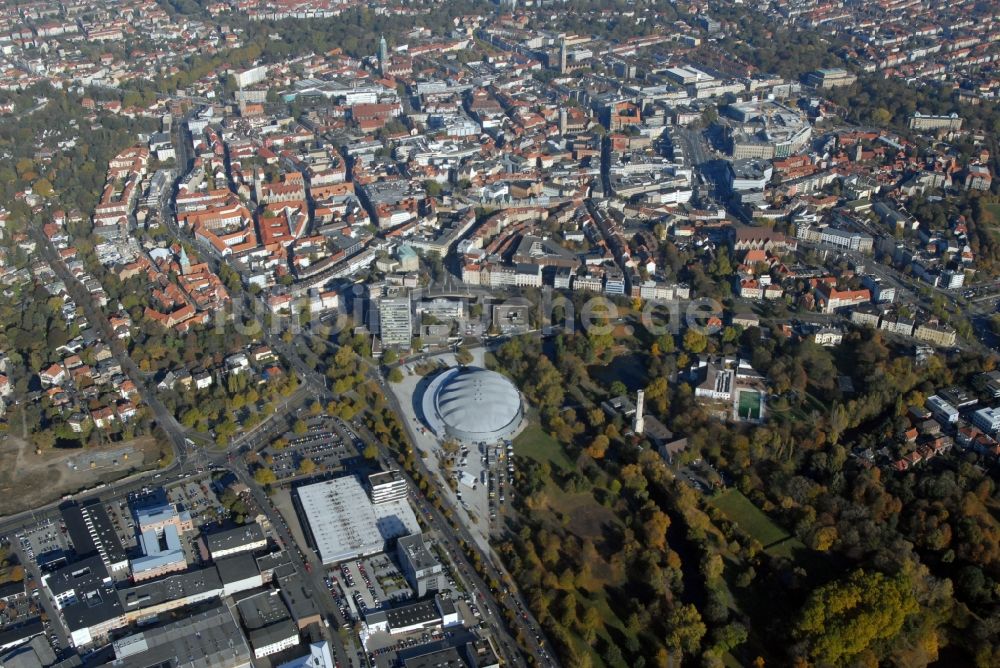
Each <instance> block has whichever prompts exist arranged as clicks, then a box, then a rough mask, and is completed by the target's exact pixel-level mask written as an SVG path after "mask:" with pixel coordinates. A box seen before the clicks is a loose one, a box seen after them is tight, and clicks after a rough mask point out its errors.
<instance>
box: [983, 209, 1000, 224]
mask: <svg viewBox="0 0 1000 668" xmlns="http://www.w3.org/2000/svg"><path fill="white" fill-rule="evenodd" d="M983 208H984V209H986V211H988V212H989V214H990V215H991V216H993V222H994V223H997V224H1000V204H984V205H983Z"/></svg>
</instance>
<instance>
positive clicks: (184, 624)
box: [111, 605, 250, 668]
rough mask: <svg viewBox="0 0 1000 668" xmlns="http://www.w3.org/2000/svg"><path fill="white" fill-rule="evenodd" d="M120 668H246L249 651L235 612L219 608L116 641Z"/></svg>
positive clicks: (115, 647)
mask: <svg viewBox="0 0 1000 668" xmlns="http://www.w3.org/2000/svg"><path fill="white" fill-rule="evenodd" d="M113 647H114V652H115V660H114V661H112V662H111V665H113V666H116V667H117V668H146V667H147V666H157V667H158V668H180V666H188V667H191V668H243V667H244V666H249V665H250V648H249V647H247V643H246V640H244V639H243V634H242V633H241V632H240V628H239V626H237V624H236V620H235V619H234V618H233V614H232V612H230V610H229V608H228V607H226V606H225V605H219V606H218V607H215V608H212V609H211V610H208V611H205V612H199V613H196V614H193V615H190V616H187V617H183V618H181V619H178V620H177V621H174V622H171V623H169V624H166V625H164V626H158V627H156V628H151V629H146V630H144V631H142V632H140V633H134V634H132V635H130V636H126V637H124V638H121V639H120V640H116V641H115V643H114V645H113Z"/></svg>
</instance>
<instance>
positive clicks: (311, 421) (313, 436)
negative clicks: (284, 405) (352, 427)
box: [263, 416, 358, 480]
mask: <svg viewBox="0 0 1000 668" xmlns="http://www.w3.org/2000/svg"><path fill="white" fill-rule="evenodd" d="M303 422H305V424H306V426H307V428H308V430H307V431H306V432H305V433H304V434H295V433H292V432H288V433H286V434H284V435H283V436H282V437H281V441H283V443H284V447H280V448H278V447H275V446H274V444H272V445H269V446H268V447H267V448H265V449H264V451H263V454H264V455H265V456H267V457H269V458H270V461H271V462H272V463H271V464H270V467H271V470H273V471H274V475H275V476H276V477H277V478H278V479H279V480H283V479H287V478H292V477H294V476H296V475H298V473H299V466H300V464H301V463H302V461H303V460H306V459H309V460H312V461H313V463H314V464H315V470H316V471H318V472H324V471H335V470H338V469H340V468H342V467H343V465H344V462H345V460H347V459H350V458H352V457H356V456H358V451H357V448H355V447H353V444H345V443H344V439H343V438H341V436H340V434H338V433H337V431H336V430H335V429H334V422H333V418H329V417H325V416H320V417H309V418H306V419H304V420H303Z"/></svg>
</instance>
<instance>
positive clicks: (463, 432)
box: [424, 367, 521, 441]
mask: <svg viewBox="0 0 1000 668" xmlns="http://www.w3.org/2000/svg"><path fill="white" fill-rule="evenodd" d="M424 408H425V410H424V412H425V414H426V415H427V417H429V418H432V420H431V421H432V423H433V422H437V421H440V423H441V425H440V426H441V427H443V429H442V430H439V429H435V431H439V432H440V431H443V432H444V433H439V436H442V437H444V436H448V437H453V438H458V439H460V440H463V441H490V440H496V439H500V438H506V437H507V436H509V435H510V434H511V433H512V432H513V431H515V430H516V429H517V427H518V426H519V425H520V422H521V395H520V394H519V393H518V391H517V388H516V387H514V384H513V383H511V382H510V380H508V379H507V378H506V377H504V376H502V375H501V374H499V373H497V372H495V371H488V370H486V369H481V368H479V367H464V368H456V369H449V370H448V371H445V372H444V373H443V374H441V375H440V376H438V377H437V378H435V379H434V381H433V382H432V383H431V385H430V386H429V387H428V388H427V396H426V397H425V400H424ZM429 408H430V409H432V410H427V409H429Z"/></svg>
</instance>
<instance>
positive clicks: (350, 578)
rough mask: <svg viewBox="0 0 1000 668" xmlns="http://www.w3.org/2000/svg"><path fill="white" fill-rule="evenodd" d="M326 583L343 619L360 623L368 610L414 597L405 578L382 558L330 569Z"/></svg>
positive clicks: (391, 563)
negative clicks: (357, 620)
mask: <svg viewBox="0 0 1000 668" xmlns="http://www.w3.org/2000/svg"><path fill="white" fill-rule="evenodd" d="M325 580H326V586H327V588H328V589H330V593H331V595H332V596H333V597H334V599H335V600H336V602H337V605H339V606H340V610H341V614H343V615H344V617H345V618H351V619H361V618H362V617H363V616H364V613H365V611H367V610H376V609H378V608H380V607H383V606H386V605H390V606H391V605H392V604H394V603H396V602H399V601H403V600H406V599H408V598H411V597H412V596H413V590H412V589H410V586H409V585H408V584H407V583H406V578H404V577H403V574H402V573H401V572H400V571H399V569H398V568H397V567H396V564H395V562H393V560H392V559H390V558H389V556H388V555H385V554H379V555H375V556H372V557H367V558H364V559H358V560H355V561H345V562H344V563H342V564H340V565H339V566H336V567H334V568H331V569H329V570H328V571H327V574H326V578H325Z"/></svg>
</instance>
